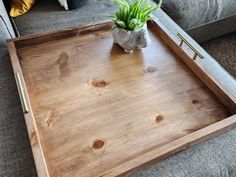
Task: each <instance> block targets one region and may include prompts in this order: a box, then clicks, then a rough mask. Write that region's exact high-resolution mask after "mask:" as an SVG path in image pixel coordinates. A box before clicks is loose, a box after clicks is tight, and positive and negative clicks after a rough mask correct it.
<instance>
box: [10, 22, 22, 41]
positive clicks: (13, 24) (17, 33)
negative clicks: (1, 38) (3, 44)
mask: <svg viewBox="0 0 236 177" xmlns="http://www.w3.org/2000/svg"><path fill="white" fill-rule="evenodd" d="M11 23H12V26H13V30H14V32H15V35H16V37H20V36H21V35H20V32H19V30H18V28H17V25H16V23H15V21H14V18H12V17H11Z"/></svg>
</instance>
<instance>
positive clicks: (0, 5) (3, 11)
mask: <svg viewBox="0 0 236 177" xmlns="http://www.w3.org/2000/svg"><path fill="white" fill-rule="evenodd" d="M0 17H1V18H2V20H3V21H4V26H5V28H6V29H7V31H8V32H9V34H10V36H12V37H15V33H14V30H13V28H12V25H11V22H10V19H9V16H8V14H7V12H6V9H5V6H4V4H3V1H2V0H0Z"/></svg>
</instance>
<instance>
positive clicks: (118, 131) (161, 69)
mask: <svg viewBox="0 0 236 177" xmlns="http://www.w3.org/2000/svg"><path fill="white" fill-rule="evenodd" d="M156 28H157V26H156V25H153V24H150V25H149V31H150V35H151V39H152V45H151V46H149V47H147V48H145V49H143V50H136V51H135V52H134V53H132V54H126V53H124V52H123V50H122V49H121V48H120V47H119V46H117V45H113V40H112V36H111V32H110V31H109V29H110V23H107V24H106V25H105V27H104V26H103V28H95V29H96V30H94V31H91V29H89V32H86V30H85V32H82V33H81V31H80V32H78V31H77V33H74V31H73V30H72V31H73V33H72V34H73V35H72V36H69V35H68V34H67V35H66V34H65V35H64V36H62V37H60V35H55V33H53V34H52V35H55V36H54V37H50V38H49V39H47V40H46V42H43V41H44V40H45V38H46V37H45V36H44V38H42V41H40V36H36V37H35V36H34V37H32V38H35V39H36V40H35V42H34V41H33V40H32V41H33V42H32V43H33V45H30V43H29V41H30V38H23V39H22V41H21V40H18V39H17V40H15V42H16V44H17V45H16V46H17V48H18V49H17V55H18V58H19V59H20V64H19V63H18V65H21V69H22V76H23V78H24V81H25V88H26V89H27V92H28V96H29V100H28V101H29V102H30V104H31V109H32V110H31V111H32V112H33V115H32V117H31V118H32V119H34V121H35V124H34V125H35V127H36V129H37V137H38V139H39V141H40V147H41V148H42V153H43V156H44V158H45V164H46V170H48V176H50V177H72V176H78V177H90V176H119V175H124V174H126V173H128V172H130V171H132V169H140V166H142V165H146V164H147V163H148V162H153V161H155V160H161V159H163V158H166V157H167V156H169V155H171V154H173V153H176V152H178V151H180V150H182V149H185V148H187V147H189V146H191V145H194V144H196V143H198V142H200V141H203V140H205V139H207V138H210V137H212V136H213V135H217V134H218V133H219V132H223V131H226V130H228V129H229V128H232V127H233V126H235V124H236V120H235V116H233V117H231V118H227V117H229V116H231V115H232V113H230V111H229V110H230V109H229V110H228V109H227V107H225V106H224V105H223V104H222V103H221V102H220V101H219V100H218V99H217V98H216V97H215V95H213V93H212V92H211V91H210V90H209V89H208V88H207V87H206V86H205V85H204V83H203V82H202V81H200V80H199V79H198V78H197V76H196V75H195V74H194V73H193V72H192V71H191V70H190V69H189V68H188V66H187V65H186V64H185V63H184V62H183V61H182V58H179V56H177V55H176V54H175V53H174V52H173V51H172V50H171V48H169V47H168V46H167V45H166V44H165V43H164V42H166V41H165V40H163V39H162V37H163V35H162V33H161V32H160V31H161V30H157V29H156ZM85 29H86V28H85ZM99 29H100V30H99ZM64 32H65V31H64ZM68 32H69V31H68ZM61 33H62V32H61ZM164 37H165V36H164ZM56 38H58V39H56ZM52 39H53V40H52ZM165 39H167V38H166V37H165ZM17 41H18V43H17ZM20 41H21V42H20ZM13 42H14V41H10V43H13ZM11 55H12V56H13V54H11ZM185 57H188V56H185ZM189 60H191V58H189ZM12 61H13V63H14V62H15V60H13V59H12ZM16 67H18V66H15V67H13V68H14V70H15V68H16ZM221 91H222V93H223V92H224V91H223V90H221ZM226 95H227V94H226ZM231 104H232V106H235V103H234V105H233V103H231ZM225 118H227V119H225ZM208 126H210V127H208ZM154 152H155V153H154ZM36 166H37V163H36Z"/></svg>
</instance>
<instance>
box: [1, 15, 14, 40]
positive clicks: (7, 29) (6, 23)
mask: <svg viewBox="0 0 236 177" xmlns="http://www.w3.org/2000/svg"><path fill="white" fill-rule="evenodd" d="M0 18H1V19H2V21H3V23H4V25H5V27H6V29H7V32H8V34H9V36H10V37H11V38H12V35H11V32H10V30H9V28H8V26H7V23H6V22H5V20H4V19H3V17H2V16H1V15H0Z"/></svg>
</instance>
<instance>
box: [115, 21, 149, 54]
mask: <svg viewBox="0 0 236 177" xmlns="http://www.w3.org/2000/svg"><path fill="white" fill-rule="evenodd" d="M112 36H113V39H114V43H117V44H119V45H120V46H121V47H122V48H123V49H124V51H125V52H128V53H130V52H133V50H134V49H137V48H138V49H141V48H145V47H147V46H148V45H150V44H151V40H150V37H149V34H148V30H147V24H145V25H144V26H143V27H142V28H140V29H139V30H137V31H127V30H124V29H121V28H118V27H115V29H114V30H113V31H112Z"/></svg>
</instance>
